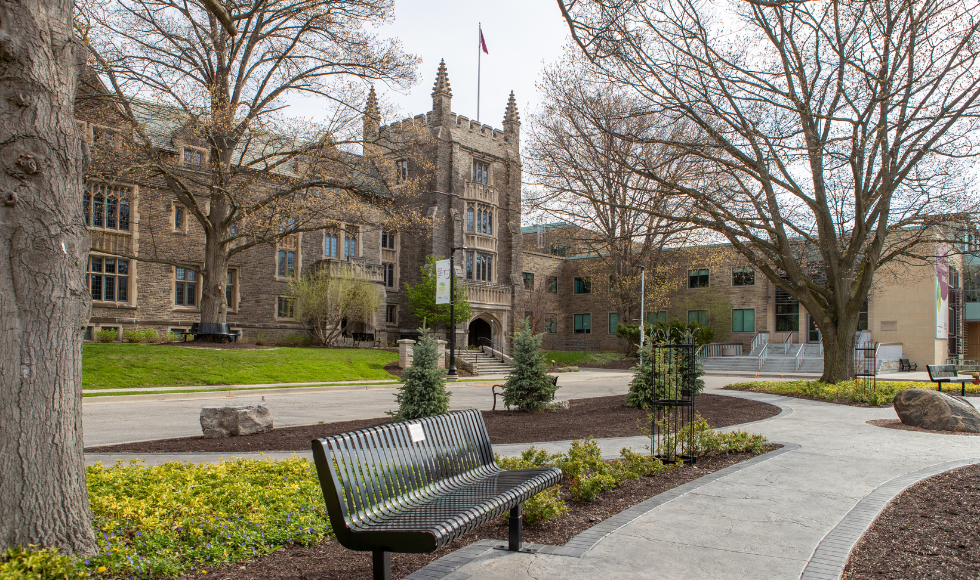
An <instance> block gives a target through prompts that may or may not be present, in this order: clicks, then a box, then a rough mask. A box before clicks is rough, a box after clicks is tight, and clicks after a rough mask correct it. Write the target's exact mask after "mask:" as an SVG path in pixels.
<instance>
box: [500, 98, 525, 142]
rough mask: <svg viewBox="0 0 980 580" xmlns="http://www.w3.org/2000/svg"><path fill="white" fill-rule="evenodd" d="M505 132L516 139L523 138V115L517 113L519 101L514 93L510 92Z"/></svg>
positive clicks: (505, 114)
mask: <svg viewBox="0 0 980 580" xmlns="http://www.w3.org/2000/svg"><path fill="white" fill-rule="evenodd" d="M503 125H504V132H505V133H507V134H508V135H513V136H514V139H520V136H521V114H520V113H518V112H517V99H515V98H514V91H511V92H510V98H509V99H507V110H506V111H504V123H503Z"/></svg>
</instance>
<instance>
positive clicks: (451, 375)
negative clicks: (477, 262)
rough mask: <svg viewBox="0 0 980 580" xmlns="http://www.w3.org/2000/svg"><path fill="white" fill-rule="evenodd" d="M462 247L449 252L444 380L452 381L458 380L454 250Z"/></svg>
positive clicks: (459, 248) (458, 248)
mask: <svg viewBox="0 0 980 580" xmlns="http://www.w3.org/2000/svg"><path fill="white" fill-rule="evenodd" d="M463 249H465V248H464V247H462V246H460V247H454V248H451V249H450V250H449V372H448V373H446V378H447V379H449V380H451V381H454V380H456V379H458V378H459V376H458V375H457V374H456V250H463Z"/></svg>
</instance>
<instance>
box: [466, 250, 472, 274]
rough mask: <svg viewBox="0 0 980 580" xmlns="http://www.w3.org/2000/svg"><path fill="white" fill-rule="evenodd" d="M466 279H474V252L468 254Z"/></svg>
mask: <svg viewBox="0 0 980 580" xmlns="http://www.w3.org/2000/svg"><path fill="white" fill-rule="evenodd" d="M466 279H467V280H472V279H473V252H467V253H466Z"/></svg>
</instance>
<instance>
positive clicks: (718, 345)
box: [697, 342, 742, 357]
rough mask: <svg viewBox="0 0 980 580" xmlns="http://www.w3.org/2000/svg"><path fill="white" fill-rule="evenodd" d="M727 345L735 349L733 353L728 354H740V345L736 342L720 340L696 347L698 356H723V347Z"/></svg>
mask: <svg viewBox="0 0 980 580" xmlns="http://www.w3.org/2000/svg"><path fill="white" fill-rule="evenodd" d="M725 347H729V348H733V349H734V350H735V353H734V354H733V355H730V356H742V345H741V344H738V343H722V342H712V343H709V344H703V345H701V348H699V349H698V352H697V356H698V357H713V356H725V355H724V348H725Z"/></svg>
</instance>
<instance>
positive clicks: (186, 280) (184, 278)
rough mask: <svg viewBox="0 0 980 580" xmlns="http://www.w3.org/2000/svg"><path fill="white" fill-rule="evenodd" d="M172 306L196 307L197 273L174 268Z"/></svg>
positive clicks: (186, 269)
mask: <svg viewBox="0 0 980 580" xmlns="http://www.w3.org/2000/svg"><path fill="white" fill-rule="evenodd" d="M174 304H175V305H177V306H196V305H197V272H195V271H194V270H190V269H188V268H174Z"/></svg>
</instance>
